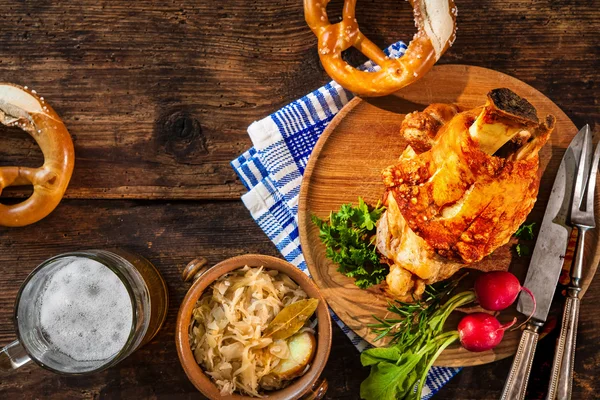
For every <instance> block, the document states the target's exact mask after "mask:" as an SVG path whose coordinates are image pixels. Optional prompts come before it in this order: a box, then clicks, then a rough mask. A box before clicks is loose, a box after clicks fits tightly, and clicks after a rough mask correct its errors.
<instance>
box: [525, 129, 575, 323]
mask: <svg viewBox="0 0 600 400" xmlns="http://www.w3.org/2000/svg"><path fill="white" fill-rule="evenodd" d="M584 139H585V132H584V130H581V131H579V132H578V133H577V135H575V137H574V138H573V140H572V141H571V144H570V145H569V147H568V148H567V150H566V152H565V154H564V156H563V158H562V161H561V162H560V166H559V167H558V172H557V173H556V178H555V179H554V185H553V186H552V191H551V192H550V198H549V199H548V205H547V206H546V212H545V213H544V219H543V220H542V224H541V226H540V231H539V233H538V238H537V241H536V243H535V248H534V249H533V254H532V255H531V261H530V263H529V269H528V270H527V276H526V278H525V282H524V283H523V286H524V287H526V288H528V289H529V290H531V292H532V293H533V295H534V296H535V300H536V303H537V306H536V309H535V312H534V314H533V315H532V319H533V320H535V321H539V322H541V323H543V322H545V321H546V318H547V317H548V312H549V311H550V306H551V304H552V298H553V297H554V291H555V288H556V285H557V283H558V278H559V277H560V271H561V269H562V266H563V263H564V259H565V253H566V250H567V242H568V241H569V236H570V235H571V230H572V228H571V226H570V225H568V224H567V222H568V217H569V213H570V209H571V200H572V197H573V188H574V186H575V176H576V175H577V169H578V167H579V157H580V155H581V149H582V147H583V141H584ZM532 310H533V301H532V300H531V297H530V296H529V295H528V294H527V293H523V292H522V293H521V294H520V296H519V301H518V303H517V311H519V312H520V313H522V314H525V315H526V316H529V315H530V314H531V312H532Z"/></svg>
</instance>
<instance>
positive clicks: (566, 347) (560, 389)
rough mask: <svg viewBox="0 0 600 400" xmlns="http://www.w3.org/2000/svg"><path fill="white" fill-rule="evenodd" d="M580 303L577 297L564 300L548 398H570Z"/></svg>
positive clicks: (549, 399)
mask: <svg viewBox="0 0 600 400" xmlns="http://www.w3.org/2000/svg"><path fill="white" fill-rule="evenodd" d="M569 291H570V290H569ZM580 303H581V300H580V299H579V298H578V297H567V300H566V302H565V310H564V313H563V321H562V327H561V329H560V337H559V338H558V344H557V346H556V352H555V353H554V362H553V364H552V375H551V376H550V386H549V387H548V397H547V399H548V400H554V399H560V400H563V399H570V398H571V390H572V384H573V366H574V363H575V341H576V338H577V321H578V320H579V305H580Z"/></svg>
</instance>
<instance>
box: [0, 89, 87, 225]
mask: <svg viewBox="0 0 600 400" xmlns="http://www.w3.org/2000/svg"><path fill="white" fill-rule="evenodd" d="M0 123H2V124H3V125H6V126H16V127H19V128H21V129H23V130H24V131H25V132H27V133H29V135H31V137H33V139H35V141H36V142H37V144H38V145H39V146H40V148H41V149H42V153H43V154H44V164H43V165H42V166H41V167H39V168H27V167H0V193H2V189H4V188H5V187H8V186H23V185H33V194H32V195H31V197H29V198H28V199H27V200H25V201H23V202H21V203H19V204H14V205H3V204H0V226H25V225H29V224H32V223H34V222H37V221H39V220H40V219H42V218H44V217H45V216H47V215H48V214H50V213H51V212H52V210H54V208H56V206H57V205H58V203H59V202H60V200H61V199H62V197H63V195H64V193H65V190H66V189H67V185H68V184H69V180H70V179H71V174H72V173H73V164H74V159H75V154H74V151H73V141H72V140H71V136H70V135H69V132H68V131H67V128H66V127H65V125H64V124H63V122H62V120H61V119H60V117H59V116H58V114H56V112H55V111H54V110H53V109H52V107H50V106H49V105H48V104H47V103H46V101H45V100H44V98H43V97H38V96H37V94H36V92H35V90H29V89H28V88H27V87H20V86H17V85H13V84H10V83H0Z"/></svg>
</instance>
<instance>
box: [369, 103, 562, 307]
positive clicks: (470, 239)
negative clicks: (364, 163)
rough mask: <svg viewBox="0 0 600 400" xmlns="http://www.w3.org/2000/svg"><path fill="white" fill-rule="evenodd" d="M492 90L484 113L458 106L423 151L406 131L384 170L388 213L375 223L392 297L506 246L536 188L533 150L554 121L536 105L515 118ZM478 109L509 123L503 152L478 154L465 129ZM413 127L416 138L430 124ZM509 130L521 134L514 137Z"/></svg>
mask: <svg viewBox="0 0 600 400" xmlns="http://www.w3.org/2000/svg"><path fill="white" fill-rule="evenodd" d="M511 93H512V92H511ZM502 94H506V93H500V95H502ZM493 95H494V92H492V93H490V95H489V97H488V104H487V105H486V106H485V110H484V107H479V108H476V109H473V110H469V111H465V112H462V113H460V114H457V115H455V116H454V118H452V119H451V120H450V121H449V122H448V123H446V124H445V125H442V124H439V125H440V127H439V128H438V130H437V132H436V135H434V136H433V139H432V141H433V143H432V145H431V148H430V150H428V151H425V152H423V153H421V154H418V152H416V151H414V150H413V148H412V147H411V146H412V145H413V144H414V143H417V147H418V146H420V145H423V140H421V139H419V138H417V135H412V137H413V138H417V139H413V141H411V142H410V143H411V146H408V147H407V148H406V150H405V151H404V152H403V154H402V155H401V157H400V160H399V162H398V164H396V165H394V166H391V167H388V168H387V169H386V170H384V171H383V180H384V183H385V186H386V188H387V194H386V200H387V201H386V203H387V206H388V211H387V213H386V215H385V218H382V219H385V222H384V223H381V224H380V225H381V229H379V228H380V227H378V233H380V232H379V231H382V230H384V228H385V230H386V232H385V233H382V235H381V237H379V238H378V248H379V249H380V251H381V250H382V249H383V251H382V253H384V255H385V256H387V257H388V258H389V259H390V261H391V263H392V264H393V265H392V269H391V272H390V276H388V279H387V282H388V285H389V286H390V291H391V292H392V293H393V294H395V295H396V296H397V297H402V296H405V295H406V294H407V293H410V292H413V291H414V292H415V293H416V294H417V295H418V294H419V291H421V290H422V289H420V288H421V287H422V284H417V283H415V282H414V281H415V279H417V280H422V281H423V282H424V283H433V282H436V281H439V280H443V279H446V278H448V277H449V276H451V275H452V274H454V273H455V272H456V271H457V270H458V269H459V268H461V267H463V266H465V265H468V264H470V263H473V262H476V261H479V260H481V259H482V258H483V257H485V256H486V255H488V254H490V253H491V252H493V251H494V250H495V249H496V248H498V247H499V246H501V245H503V244H505V243H507V242H508V240H509V239H510V236H511V235H512V234H513V233H514V232H515V231H516V230H517V229H518V227H519V226H520V225H521V224H522V223H523V221H525V218H526V217H527V215H528V214H529V212H530V211H531V209H532V208H533V205H534V203H535V200H536V197H537V193H538V187H539V178H538V175H537V169H538V151H539V149H540V148H541V147H542V146H543V145H544V143H545V142H546V141H547V139H548V137H549V135H550V132H551V131H552V129H553V126H554V118H553V117H551V116H549V117H548V118H547V119H546V121H544V122H543V123H541V124H540V123H537V122H536V121H537V117H536V116H535V109H533V112H534V115H533V117H535V120H534V119H533V117H532V116H531V115H530V114H531V110H526V111H528V113H525V114H527V115H526V117H522V116H514V115H513V114H514V112H513V111H514V110H510V107H507V106H506V105H505V104H502V101H503V100H498V99H495V98H494V96H493ZM512 95H514V93H512ZM514 96H516V95H514ZM518 99H520V98H518V96H517V100H518ZM512 100H513V103H514V101H515V100H516V99H512ZM521 100H522V99H521ZM508 104H509V105H510V104H512V103H510V102H508ZM527 104H528V105H529V106H531V105H530V104H529V103H527ZM436 107H438V106H437V105H436ZM531 108H532V107H531ZM521 109H522V108H521ZM482 111H485V113H482ZM517 111H518V110H517ZM425 114H427V115H429V112H428V110H427V109H426V110H425V111H424V112H423V113H414V114H411V116H412V117H411V116H408V117H407V118H416V119H419V120H427V119H428V118H429V117H427V116H425ZM480 114H481V115H482V116H484V117H485V118H491V117H490V115H492V116H493V118H492V119H494V121H493V122H498V121H499V120H500V119H502V120H503V121H502V124H501V125H499V126H501V127H503V126H504V125H505V124H506V125H511V124H513V126H512V128H510V129H507V131H510V132H513V133H511V135H513V136H512V137H513V139H510V140H509V143H507V144H506V145H505V146H506V148H505V147H504V146H503V147H502V148H501V149H500V150H498V153H502V154H504V155H505V156H504V157H497V156H494V155H490V154H487V153H485V152H484V151H482V150H481V148H480V146H479V143H478V142H477V141H475V140H474V139H473V137H472V134H470V132H469V128H470V127H471V126H472V125H473V124H474V122H475V120H476V119H477V118H478V116H479V115H480ZM490 123H492V122H490ZM419 124H421V122H419V121H417V122H416V123H415V124H413V126H419ZM406 126H411V122H410V121H405V123H404V124H403V133H405V132H406ZM420 126H422V127H423V130H424V133H423V135H425V136H430V135H431V132H430V131H428V130H429V129H430V126H431V125H430V124H428V123H424V124H421V125H420ZM515 127H516V128H517V130H520V129H523V132H521V131H519V132H518V133H517V134H516V135H515V134H514V132H517V130H515ZM511 129H512V131H511ZM495 132H497V130H496V131H495ZM501 134H503V133H501ZM479 137H480V138H481V139H482V140H485V139H486V138H485V137H481V136H479ZM492 139H493V138H492ZM511 146H512V147H511ZM383 225H385V227H383ZM417 247H418V248H417ZM400 270H403V271H400ZM407 272H408V273H410V274H408V275H407ZM409 278H410V279H409Z"/></svg>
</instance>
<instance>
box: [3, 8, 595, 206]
mask: <svg viewBox="0 0 600 400" xmlns="http://www.w3.org/2000/svg"><path fill="white" fill-rule="evenodd" d="M341 3H342V2H341V1H340V0H335V1H332V2H331V3H330V5H329V7H328V8H329V10H331V11H330V15H331V16H335V15H336V14H337V15H339V13H340V10H341ZM599 5H600V3H598V1H597V0H592V1H574V0H570V1H561V2H556V1H550V0H535V1H528V2H523V1H520V0H490V1H486V2H485V3H482V2H480V1H478V0H463V1H460V2H459V4H458V8H459V13H458V21H457V24H458V27H459V30H458V38H457V40H456V42H455V45H454V47H453V48H451V49H450V50H449V51H448V52H447V53H446V54H445V55H444V57H442V59H441V60H440V63H462V64H473V65H479V66H483V67H487V68H492V69H495V70H498V71H501V72H505V73H508V74H511V75H513V76H515V77H517V78H519V79H521V80H523V81H525V82H527V83H530V84H531V85H532V86H534V87H535V88H536V89H538V90H540V91H542V92H543V93H545V94H546V95H547V96H549V97H550V98H551V99H553V100H555V101H556V102H557V104H558V105H559V106H560V107H561V108H562V109H563V110H564V111H565V112H567V113H568V114H569V116H570V117H571V118H572V119H573V120H574V122H575V123H576V124H577V125H581V124H582V123H583V122H584V121H586V122H588V121H590V120H592V121H595V120H597V119H598V117H599V115H600V111H599V107H598V103H597V101H598V100H597V98H596V96H595V93H598V88H599V87H598V79H597V63H598V61H597V60H598V59H599V58H600V46H599V44H598V42H599V41H598V40H595V39H597V33H598V32H599V31H600V21H599V20H600V19H599V18H597V12H596V11H595V10H597V9H598V6H599ZM391 16H393V17H391ZM357 18H358V21H359V24H360V26H361V29H362V31H363V32H364V33H365V34H366V35H367V37H369V38H370V39H371V40H373V41H374V42H375V43H376V44H378V45H379V46H384V45H386V44H390V43H393V42H395V41H396V40H399V39H405V40H408V39H409V38H411V37H412V35H413V34H414V24H413V22H412V15H411V12H410V7H409V6H408V4H407V3H404V2H399V1H398V0H378V1H376V2H374V1H361V2H359V3H358V11H357ZM0 21H1V23H2V30H0V43H2V46H0V80H2V81H9V82H14V83H19V84H22V85H29V86H30V87H33V88H35V89H36V90H37V91H38V92H39V93H41V94H42V95H43V96H45V97H46V98H47V99H48V101H49V102H50V104H51V105H52V106H53V107H54V108H55V109H56V110H57V112H58V113H59V115H61V117H62V118H63V120H64V121H65V124H66V125H67V128H68V129H69V130H70V132H71V134H72V135H73V136H74V141H75V151H76V157H77V160H76V165H75V172H74V176H73V180H72V182H71V185H70V188H69V191H68V192H67V197H71V198H88V197H96V198H98V197H102V198H182V199H183V198H185V199H198V198H201V199H209V198H210V199H225V198H226V199H235V198H238V197H239V195H240V194H241V193H243V192H244V188H243V186H242V185H241V184H240V183H239V181H238V180H237V179H236V177H235V174H234V172H233V171H232V170H231V168H230V167H229V164H228V163H229V161H230V160H231V159H233V158H234V157H236V156H237V155H239V154H240V153H241V152H243V151H244V150H246V149H247V148H248V147H249V146H250V141H249V139H248V136H247V135H246V133H245V131H246V127H247V126H248V125H249V124H250V123H251V122H252V121H254V120H256V119H259V118H262V117H264V116H265V115H267V114H268V113H270V112H272V111H274V110H276V109H277V108H278V107H280V106H282V105H283V104H285V103H286V102H289V101H290V100H292V99H295V98H297V97H299V96H301V95H303V94H305V93H307V92H308V91H310V90H313V89H315V88H317V87H318V86H320V85H321V84H323V83H324V82H326V81H328V78H327V76H326V74H325V73H324V71H323V69H322V68H321V66H320V64H319V58H318V55H317V52H316V38H315V37H314V36H313V34H312V33H311V32H310V30H309V29H308V28H307V27H306V24H305V22H304V18H303V12H302V2H301V1H299V0H287V1H279V2H273V1H270V0H257V1H242V0H238V1H227V2H219V1H213V2H210V1H192V0H181V1H177V2H175V1H165V2H158V1H149V0H141V1H136V2H125V1H123V2H119V1H110V2H97V1H92V0H83V1H78V2H53V1H48V0H45V1H32V0H29V1H21V2H18V3H12V2H7V3H4V4H2V5H0ZM594 35H596V36H594ZM347 57H348V59H349V61H350V62H352V63H358V62H360V61H361V60H362V59H361V58H360V57H358V56H357V55H356V54H355V53H353V52H349V54H348V55H347ZM592 128H594V129H595V126H593V127H592ZM7 135H8V136H9V137H8V138H6V137H5V136H7ZM0 137H2V141H3V143H4V145H3V146H2V147H1V148H0V164H2V165H7V164H15V165H23V164H24V163H27V162H34V161H31V160H30V159H31V158H32V157H33V156H34V155H37V156H38V159H37V160H38V161H39V159H40V154H39V152H38V150H37V148H36V147H35V145H34V144H33V142H30V141H23V140H22V139H21V136H20V135H17V134H16V133H14V132H10V134H9V133H8V132H7V130H6V129H0ZM24 137H25V135H23V138H24ZM33 158H34V159H35V157H33ZM35 162H37V161H35ZM24 193H25V192H23V191H15V190H11V191H9V192H8V193H7V194H6V195H21V196H22V195H24Z"/></svg>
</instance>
